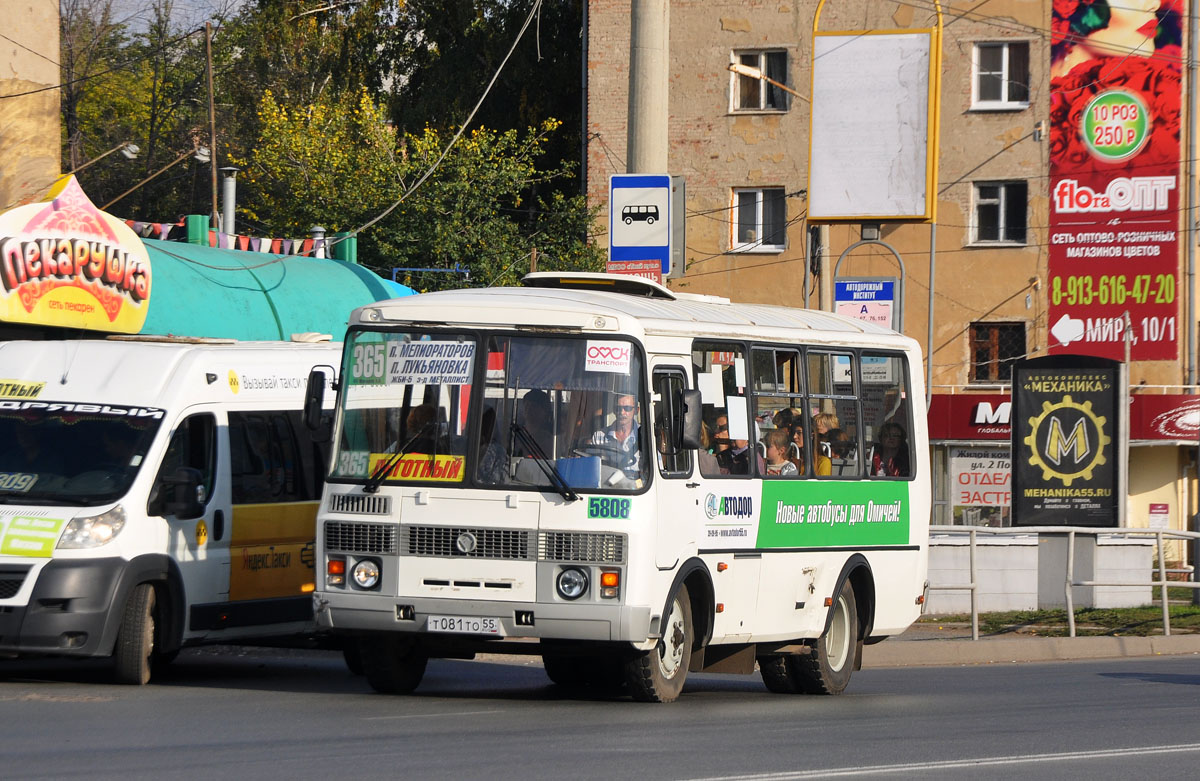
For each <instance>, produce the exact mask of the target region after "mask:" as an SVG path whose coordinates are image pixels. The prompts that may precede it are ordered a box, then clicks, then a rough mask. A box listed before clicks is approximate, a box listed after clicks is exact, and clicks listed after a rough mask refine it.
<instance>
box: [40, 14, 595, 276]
mask: <svg viewBox="0 0 1200 781" xmlns="http://www.w3.org/2000/svg"><path fill="white" fill-rule="evenodd" d="M60 2H61V7H62V9H63V12H64V13H63V36H62V41H63V56H62V60H63V63H64V72H63V75H64V81H71V82H72V83H74V84H76V85H77V86H76V87H75V88H73V89H69V90H67V96H66V97H65V98H64V103H63V113H64V128H65V129H66V133H67V138H66V139H65V141H66V149H67V150H68V153H67V157H68V158H69V160H68V162H70V160H74V161H76V162H74V163H72V164H70V166H69V167H74V166H75V165H78V164H79V162H78V161H82V160H86V159H89V158H92V157H95V156H96V155H98V154H100V153H102V152H103V151H106V150H107V149H110V148H111V147H113V146H115V145H116V144H119V143H120V142H122V141H131V142H133V143H135V144H137V145H138V146H139V147H141V154H140V155H139V157H138V159H137V160H136V161H134V162H132V163H130V162H128V161H124V160H123V159H122V158H121V157H120V156H119V155H113V156H111V157H110V158H107V159H106V160H104V161H101V162H100V163H98V164H97V165H95V166H92V167H89V168H88V169H86V170H85V171H83V172H82V173H81V175H80V178H81V180H82V182H83V184H84V187H85V189H87V190H88V192H89V194H91V195H92V198H93V200H95V201H96V202H97V203H106V202H107V201H108V200H109V199H111V198H113V197H116V195H118V194H120V193H122V192H123V191H125V190H126V189H128V188H129V187H131V186H133V185H135V184H136V185H138V186H137V188H136V190H135V192H134V193H132V194H130V195H128V196H124V197H123V198H122V199H121V200H120V201H119V202H118V203H117V204H116V205H114V206H113V207H112V209H111V210H112V211H114V212H115V213H118V214H120V215H122V216H127V217H132V218H135V219H143V220H153V221H173V220H175V219H176V218H177V217H178V216H179V215H181V214H183V213H198V214H207V213H209V211H210V208H211V206H210V203H211V185H210V170H209V167H208V165H207V164H204V165H202V164H200V163H198V162H196V161H194V160H192V159H191V158H190V155H189V153H190V152H191V151H192V150H194V149H196V148H197V147H207V146H208V145H209V119H208V101H209V96H208V89H207V71H206V53H205V36H204V34H203V31H202V30H201V31H199V32H198V31H197V30H196V29H195V27H194V26H193V27H192V28H190V29H189V28H188V27H187V26H180V25H178V24H176V23H175V21H174V19H175V18H176V14H175V12H174V10H175V9H174V6H173V0H152V2H151V4H150V7H149V12H148V14H147V16H146V17H145V18H144V19H143V20H142V21H140V22H139V23H138V24H136V25H131V24H129V23H127V22H122V21H120V20H117V21H114V20H113V18H112V5H113V0H60ZM533 4H534V0H441V1H439V2H434V1H433V0H354V2H331V3H318V4H314V3H312V2H310V1H309V0H247V2H244V3H241V4H231V6H230V7H231V8H233V9H234V10H233V11H232V12H230V13H229V14H225V15H222V18H218V19H216V20H215V24H214V29H215V35H214V38H213V47H212V61H213V75H214V80H215V93H216V95H215V110H216V124H217V144H216V151H217V155H218V161H219V164H220V165H221V166H224V165H230V164H232V165H236V166H238V167H240V168H242V171H241V172H240V173H239V175H238V197H239V204H238V231H239V232H240V233H250V234H252V235H261V236H282V237H296V236H300V235H307V233H308V229H309V228H310V227H311V226H312V225H315V224H321V225H322V226H324V227H325V228H327V229H328V230H330V231H332V232H343V231H356V230H357V229H359V228H363V226H368V227H365V228H364V229H363V230H362V232H361V233H360V234H359V255H358V257H359V260H360V262H362V263H364V264H365V265H368V266H370V267H372V268H375V269H377V270H379V271H380V273H382V274H384V275H390V274H391V270H392V269H393V268H406V269H412V268H437V269H448V268H454V267H456V266H458V267H460V268H462V267H465V268H469V269H470V277H469V280H464V278H463V277H462V276H459V275H455V274H439V273H424V272H403V273H404V274H405V278H407V279H408V280H409V281H411V282H412V283H413V284H414V285H415V286H417V287H419V288H422V289H433V288H439V287H447V286H457V285H461V284H463V283H464V282H466V283H467V284H487V283H493V284H494V283H500V282H506V281H507V282H511V281H513V280H515V279H516V278H517V277H518V276H519V274H520V273H523V272H524V271H526V270H527V269H528V268H529V265H530V258H531V256H533V255H534V254H535V253H536V254H537V256H538V267H539V268H540V269H547V268H555V267H560V268H587V269H597V268H599V267H600V265H601V262H600V259H599V256H598V252H597V251H596V250H595V248H592V247H590V246H588V244H587V240H586V236H587V232H588V228H589V225H590V223H591V220H592V217H593V216H594V215H593V214H591V213H589V212H588V210H587V208H586V205H585V202H584V200H583V198H582V197H581V196H579V195H578V194H577V193H578V192H579V190H580V187H579V181H578V178H577V177H576V176H575V168H576V164H575V162H574V161H575V160H577V159H578V150H579V126H580V111H579V105H578V96H579V87H578V85H579V62H580V59H579V36H580V29H579V26H580V16H581V13H582V11H581V9H582V0H567V2H560V3H552V4H547V5H546V6H545V7H544V8H543V9H542V11H541V13H540V16H539V19H538V20H537V21H536V22H535V23H534V24H533V25H531V26H530V28H529V30H527V32H526V33H525V35H524V36H523V37H522V38H521V42H520V44H519V45H518V46H517V48H516V50H515V51H514V53H513V57H512V59H511V60H510V61H509V62H508V64H507V65H506V66H505V68H504V70H503V72H502V74H501V76H500V78H499V79H498V81H497V83H496V84H495V86H494V87H493V88H492V90H491V92H490V93H489V94H488V97H487V99H486V100H485V101H484V104H483V107H482V108H481V110H480V112H479V113H478V115H477V117H476V119H475V120H474V121H473V122H472V123H471V125H470V127H469V128H468V129H467V130H466V132H465V134H464V135H463V136H462V137H461V138H460V139H459V140H458V141H457V143H454V144H453V145H451V139H452V137H453V136H454V134H455V133H456V132H457V131H458V130H459V129H460V126H461V124H462V123H463V122H464V121H465V119H466V118H467V115H468V114H469V112H470V109H471V107H472V106H473V105H474V104H475V102H476V101H477V100H478V99H479V97H480V96H481V95H483V93H484V90H485V88H486V87H487V84H488V81H489V80H490V79H491V78H492V76H493V74H494V73H495V72H496V70H497V69H498V68H499V66H500V63H501V61H502V60H503V58H504V56H505V54H506V53H507V52H508V50H509V48H510V47H511V46H512V44H513V41H515V40H516V39H517V34H518V31H519V29H520V26H521V24H522V23H523V22H524V21H525V20H526V18H527V17H528V14H529V11H530V9H531V8H532V7H533ZM539 27H540V29H539ZM189 33H191V34H189ZM68 98H69V99H68ZM448 147H449V149H448V151H447V148H448ZM172 161H176V162H175V163H173V164H172V165H171V166H169V168H168V170H166V171H165V172H162V173H158V172H159V171H160V170H161V169H162V168H163V167H164V166H167V165H168V164H169V163H172ZM152 174H157V176H155V177H154V178H150V177H151V175H152ZM397 202H399V204H398V205H395V206H394V207H393V205H394V204H397ZM389 209H390V211H388V213H387V214H386V215H385V216H382V217H380V215H383V214H384V212H385V211H386V210H389Z"/></svg>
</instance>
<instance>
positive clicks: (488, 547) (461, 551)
mask: <svg viewBox="0 0 1200 781" xmlns="http://www.w3.org/2000/svg"><path fill="white" fill-rule="evenodd" d="M529 536H530V533H529V532H528V531H525V530H522V529H472V528H465V527H458V526H405V527H404V535H403V538H404V551H403V552H404V554H405V555H408V556H440V557H445V558H469V559H510V560H518V561H524V560H528V559H531V558H533V550H532V546H531V545H530V544H529Z"/></svg>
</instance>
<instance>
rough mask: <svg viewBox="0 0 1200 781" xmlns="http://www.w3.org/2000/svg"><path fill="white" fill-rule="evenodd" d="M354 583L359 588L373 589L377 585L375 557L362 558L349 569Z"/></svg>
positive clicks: (377, 567) (377, 575)
mask: <svg viewBox="0 0 1200 781" xmlns="http://www.w3.org/2000/svg"><path fill="white" fill-rule="evenodd" d="M350 577H352V578H354V585H356V586H358V587H359V588H361V589H367V590H370V589H373V588H375V587H376V586H378V585H379V562H377V561H375V559H362V560H361V561H359V562H358V563H357V564H355V565H354V569H353V570H351V571H350Z"/></svg>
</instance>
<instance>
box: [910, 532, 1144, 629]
mask: <svg viewBox="0 0 1200 781" xmlns="http://www.w3.org/2000/svg"><path fill="white" fill-rule="evenodd" d="M1153 558H1154V544H1153V542H1151V541H1150V540H1143V539H1132V538H1131V539H1124V538H1117V537H1113V536H1100V537H1099V538H1097V537H1092V536H1088V535H1080V536H1078V537H1077V539H1076V550H1075V568H1074V579H1075V581H1076V582H1079V581H1093V582H1108V583H1147V584H1148V583H1149V582H1150V580H1151V578H1154V577H1157V573H1156V572H1155V570H1154V568H1153ZM1066 565H1067V542H1066V536H1065V535H1062V536H1058V535H1053V536H1051V535H1042V536H1041V537H1039V536H1037V535H1032V534H1030V535H1014V536H1004V537H992V536H988V535H981V536H980V537H979V538H978V543H977V545H976V549H975V576H976V581H977V584H978V590H977V594H976V599H977V606H978V610H979V611H980V612H981V613H986V612H997V611H1009V610H1037V609H1051V608H1061V607H1064V606H1065V605H1066V594H1065V586H1066V571H1067V570H1066ZM970 582H971V565H970V542H969V539H968V538H967V537H965V536H937V535H935V536H933V537H932V538H931V539H930V543H929V584H930V586H950V585H955V584H964V585H965V584H969V583H970ZM1153 596H1154V595H1153V592H1152V589H1151V588H1150V586H1148V585H1139V586H1076V587H1075V588H1074V589H1073V591H1072V599H1073V600H1074V602H1075V607H1077V608H1080V607H1098V608H1115V607H1141V606H1144V605H1149V604H1150V603H1151V602H1152V600H1153ZM970 612H971V594H970V591H968V590H966V589H963V590H944V589H940V588H939V589H934V588H931V589H930V590H929V595H928V598H927V600H926V606H925V613H926V614H927V615H935V616H936V615H947V614H952V613H970Z"/></svg>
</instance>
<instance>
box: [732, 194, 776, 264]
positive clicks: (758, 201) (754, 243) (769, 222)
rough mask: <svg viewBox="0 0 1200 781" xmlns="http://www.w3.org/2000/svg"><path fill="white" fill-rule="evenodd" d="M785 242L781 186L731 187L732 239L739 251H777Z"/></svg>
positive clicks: (734, 247) (733, 245) (735, 249)
mask: <svg viewBox="0 0 1200 781" xmlns="http://www.w3.org/2000/svg"><path fill="white" fill-rule="evenodd" d="M786 244H787V198H786V196H785V194H784V191H783V188H782V187H763V188H761V189H755V190H734V191H733V243H732V249H733V250H734V251H739V252H781V251H782V250H784V249H785V248H786Z"/></svg>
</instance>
